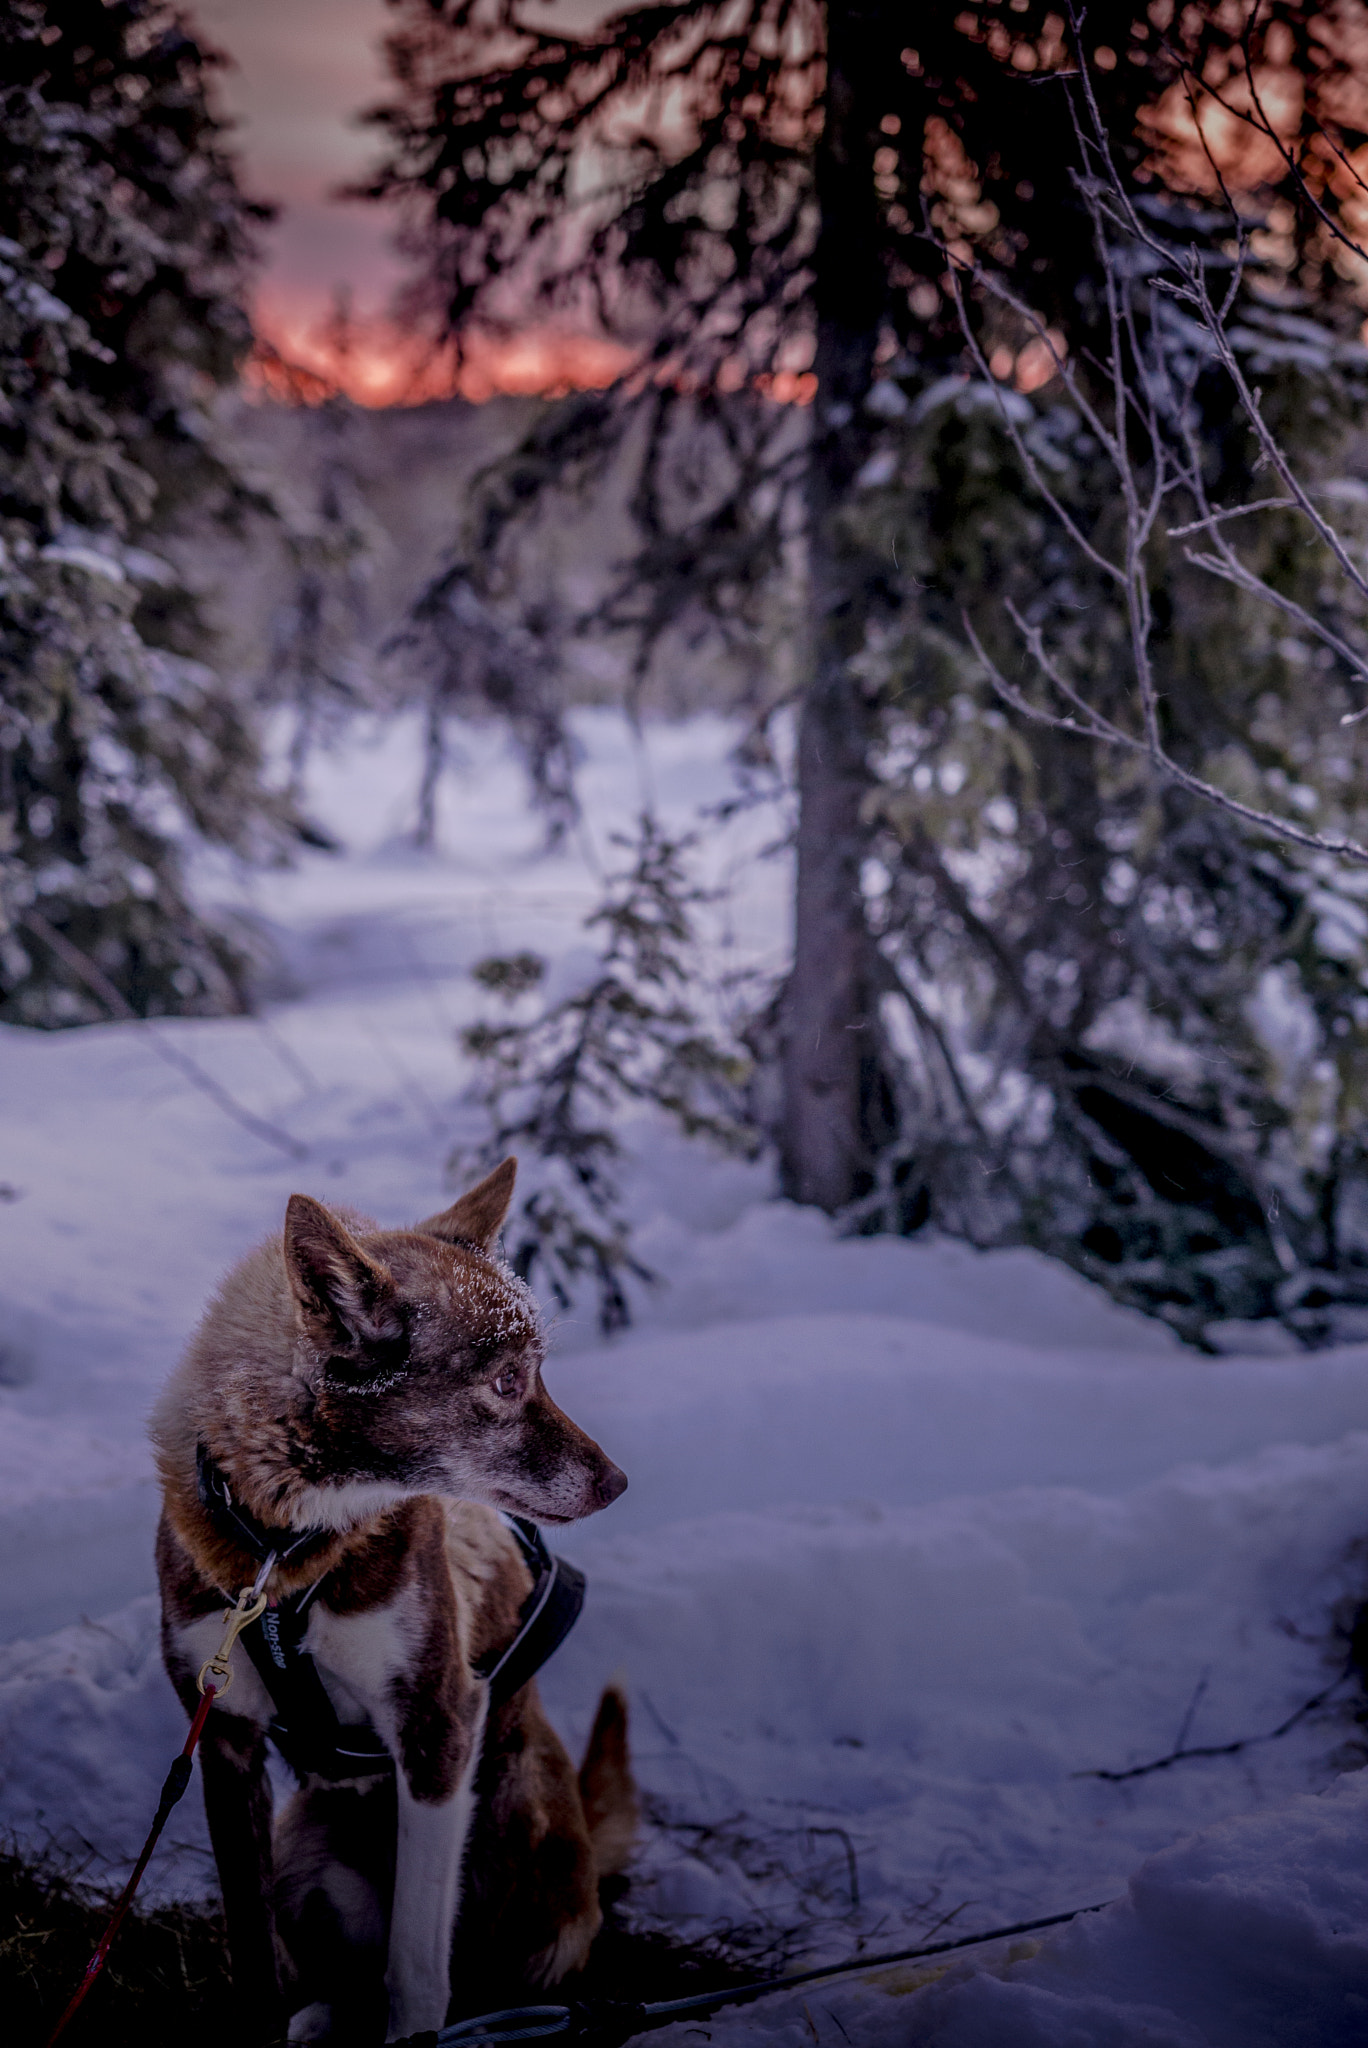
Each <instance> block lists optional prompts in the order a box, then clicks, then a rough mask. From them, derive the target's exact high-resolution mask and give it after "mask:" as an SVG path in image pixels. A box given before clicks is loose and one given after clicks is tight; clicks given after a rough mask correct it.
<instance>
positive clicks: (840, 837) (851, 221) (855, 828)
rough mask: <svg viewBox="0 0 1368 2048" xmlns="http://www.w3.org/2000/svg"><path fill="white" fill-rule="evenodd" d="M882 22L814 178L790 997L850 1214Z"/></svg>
mask: <svg viewBox="0 0 1368 2048" xmlns="http://www.w3.org/2000/svg"><path fill="white" fill-rule="evenodd" d="M876 14H877V10H876V8H874V7H872V6H863V7H862V6H859V5H849V4H842V0H832V4H831V5H829V6H828V8H827V82H826V95H825V120H824V127H823V133H822V137H821V141H820V142H819V144H818V148H817V156H816V168H815V183H816V197H817V204H818V208H819V212H820V226H819V230H818V239H817V248H816V254H815V259H814V268H815V280H814V301H815V311H816V325H817V354H816V362H815V369H816V373H817V397H816V401H815V403H814V406H813V421H812V442H811V447H810V452H809V456H808V469H807V484H806V499H807V556H808V559H807V571H808V598H807V633H808V663H809V666H808V680H807V687H806V690H805V693H804V699H803V707H802V713H801V718H800V722H799V731H798V806H799V808H798V845H797V852H798V872H797V881H796V889H795V903H794V953H793V970H792V973H791V974H790V976H789V979H788V983H787V985H786V988H785V991H784V999H783V1006H782V1014H781V1022H782V1029H783V1086H784V1108H783V1131H782V1136H781V1141H780V1152H781V1165H782V1175H783V1186H784V1192H785V1193H786V1194H787V1195H789V1196H790V1197H792V1199H793V1200H795V1201H799V1202H814V1203H816V1204H817V1205H818V1206H819V1207H820V1208H823V1209H826V1210H828V1211H831V1210H835V1209H839V1208H840V1207H842V1206H843V1204H845V1203H846V1202H848V1201H850V1200H851V1198H852V1197H853V1196H855V1195H857V1194H859V1193H860V1192H862V1190H863V1188H864V1187H865V1186H867V1185H868V1183H869V1177H870V1168H871V1164H872V1160H873V1156H874V1153H875V1151H876V1149H877V1146H878V1143H879V1139H880V1136H881V1135H882V1132H881V1128H880V1127H881V1125H882V1123H883V1122H884V1108H883V1105H884V1102H885V1100H886V1097H887V1089H886V1084H885V1081H884V1075H883V1062H882V1060H881V1058H880V1032H879V1026H878V1013H877V999H876V996H875V991H874V978H873V974H872V971H871V969H872V960H871V957H870V956H871V940H870V937H869V933H868V928H867V926H866V922H865V916H864V906H863V900H862V895H861V887H860V870H861V865H862V861H863V855H864V847H865V832H864V828H863V825H862V821H861V815H860V811H861V803H862V799H863V797H864V793H865V790H866V788H867V786H868V775H867V769H866V761H867V756H868V750H869V745H870V741H871V738H872V726H873V720H872V714H871V711H870V708H869V705H868V703H867V701H866V698H865V695H864V692H863V690H862V688H861V685H860V683H859V680H858V679H857V678H856V677H855V676H853V675H852V674H851V669H850V663H851V658H852V657H853V656H854V655H857V654H858V653H859V652H860V649H861V648H862V646H863V645H864V639H865V627H866V623H867V621H868V619H869V617H870V615H871V611H872V610H873V609H874V608H875V607H876V606H877V605H878V604H879V601H880V599H879V586H880V584H881V582H882V576H881V572H880V569H879V565H878V564H877V563H875V562H873V561H871V559H870V557H869V555H868V554H867V552H866V551H865V550H864V549H862V548H861V547H860V546H859V545H858V544H857V543H856V541H855V540H854V539H853V537H852V536H851V535H850V534H849V532H848V531H847V530H845V526H844V521H843V516H842V515H843V511H844V507H845V505H846V502H847V500H848V498H849V496H850V493H851V490H852V488H853V486H854V482H855V478H856V476H857V474H858V472H859V469H860V466H861V464H862V463H863V462H864V460H865V458H866V456H867V455H868V453H869V449H870V444H871V439H872V436H871V431H870V425H871V423H870V420H869V415H868V414H867V413H866V412H865V411H864V409H863V408H864V399H865V397H866V395H867V393H868V391H869V387H870V383H871V381H872V378H873V373H874V353H875V348H876V346H877V343H878V338H879V320H880V313H881V309H882V304H883V296H884V278H883V271H882V264H881V260H880V255H879V246H878V219H877V213H876V203H875V188H874V166H873V156H874V150H875V148H876V146H877V142H878V129H877V120H878V111H877V108H876V106H875V104H874V103H873V100H872V97H871V94H872V90H873V87H874V84H875V81H873V80H871V78H870V72H871V70H872V69H873V68H876V67H872V66H871V64H870V61H869V51H870V48H871V44H872V43H873V41H874V30H875V18H876Z"/></svg>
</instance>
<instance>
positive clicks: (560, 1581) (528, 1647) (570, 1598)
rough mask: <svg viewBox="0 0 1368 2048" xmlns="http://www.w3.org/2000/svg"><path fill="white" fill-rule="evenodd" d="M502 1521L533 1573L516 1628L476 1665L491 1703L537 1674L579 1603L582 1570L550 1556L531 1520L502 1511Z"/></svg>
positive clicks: (559, 1641)
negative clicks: (504, 1643) (508, 1640)
mask: <svg viewBox="0 0 1368 2048" xmlns="http://www.w3.org/2000/svg"><path fill="white" fill-rule="evenodd" d="M503 1522H504V1526H505V1527H506V1528H507V1529H508V1530H509V1531H510V1533H511V1534H512V1535H513V1536H514V1537H516V1539H517V1543H518V1548H519V1549H520V1550H521V1551H522V1554H523V1559H524V1561H525V1563H526V1564H527V1567H528V1569H529V1571H530V1572H531V1574H532V1591H531V1592H530V1593H529V1594H528V1596H527V1598H526V1600H524V1602H523V1604H522V1608H521V1611H520V1613H519V1617H518V1633H517V1634H516V1635H515V1636H514V1638H513V1640H512V1642H511V1643H510V1644H509V1645H508V1647H507V1649H506V1650H500V1651H497V1652H495V1653H494V1654H493V1655H491V1656H487V1657H483V1658H481V1659H480V1661H479V1662H478V1663H477V1664H476V1666H475V1675H476V1677H477V1678H483V1679H484V1680H485V1682H486V1684H487V1685H488V1687H489V1704H490V1706H491V1707H497V1706H500V1705H502V1703H503V1702H504V1700H509V1699H512V1697H513V1695H514V1693H515V1692H520V1691H521V1690H522V1688H523V1686H525V1685H526V1684H527V1681H528V1679H529V1678H533V1677H535V1676H536V1674H537V1672H539V1671H540V1670H541V1668H542V1665H543V1664H545V1662H546V1660H547V1658H548V1657H550V1656H552V1655H553V1654H554V1653H555V1651H557V1650H558V1649H559V1648H560V1646H561V1644H562V1643H563V1642H564V1641H565V1638H566V1637H567V1636H568V1635H569V1633H570V1631H571V1629H572V1628H573V1627H574V1626H575V1623H576V1622H577V1621H578V1620H579V1617H580V1609H581V1608H582V1607H583V1605H584V1573H583V1572H581V1571H577V1570H576V1568H575V1566H574V1565H572V1564H567V1563H566V1561H565V1559H564V1558H563V1557H553V1556H552V1554H551V1552H550V1551H549V1550H548V1549H547V1547H546V1539H545V1537H544V1536H543V1535H542V1532H541V1530H540V1529H539V1528H538V1527H537V1525H536V1523H535V1522H529V1521H526V1520H525V1519H524V1518H523V1516H521V1515H505V1516H504V1517H503Z"/></svg>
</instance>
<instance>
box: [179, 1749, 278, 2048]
mask: <svg viewBox="0 0 1368 2048" xmlns="http://www.w3.org/2000/svg"><path fill="white" fill-rule="evenodd" d="M200 1768H201V1771H202V1774H203V1784H204V1810H205V1817H206V1819H207V1820H208V1822H209V1839H210V1841H211V1842H212V1844H213V1848H214V1860H215V1862H216V1863H217V1864H218V1872H219V1884H220V1887H221V1889H222V1892H223V1917H224V1920H225V1922H226V1924H227V1929H228V1955H229V1960H230V1962H231V1964H232V1971H233V1998H234V2002H235V2004H236V2005H237V2007H238V2011H239V2021H240V2024H242V2025H244V2026H245V2027H246V2028H247V2029H248V2037H249V2038H252V2039H255V2038H257V2037H258V2036H259V2037H260V2038H261V2039H262V2040H270V2039H272V2038H273V2037H274V2036H276V2035H277V2034H279V2033H280V2031H281V2030H282V2028H283V2027H284V2024H285V2008H284V2001H283V1998H282V1995H281V1984H280V1963H279V1956H278V1954H277V1947H276V1931H275V1915H274V1913H273V1911H272V1909H271V1880H272V1863H271V1793H270V1786H269V1784H268V1782H267V1778H266V1738H265V1735H264V1734H263V1732H262V1730H261V1729H260V1728H258V1727H257V1726H256V1725H255V1724H254V1723H253V1722H251V1721H249V1720H247V1719H245V1718H244V1717H243V1716H241V1715H239V1714H227V1713H222V1712H219V1713H215V1714H211V1715H210V1717H209V1722H208V1726H207V1727H206V1729H205V1732H204V1739H203V1741H202V1742H201V1744H200Z"/></svg>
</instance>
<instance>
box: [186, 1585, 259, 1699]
mask: <svg viewBox="0 0 1368 2048" xmlns="http://www.w3.org/2000/svg"><path fill="white" fill-rule="evenodd" d="M266 1602H267V1596H266V1592H265V1589H264V1588H263V1589H262V1590H261V1592H258V1591H257V1589H256V1587H255V1586H244V1587H243V1589H242V1591H241V1592H240V1593H239V1594H238V1597H237V1606H236V1607H230V1608H229V1609H228V1612H227V1613H226V1614H225V1615H224V1617H223V1641H222V1642H221V1643H220V1644H219V1646H218V1648H217V1650H215V1652H214V1654H213V1656H212V1657H210V1658H209V1659H208V1661H207V1662H206V1663H204V1664H201V1665H200V1673H199V1680H198V1683H199V1689H200V1691H201V1692H207V1691H208V1689H209V1687H210V1686H211V1685H212V1686H213V1688H214V1691H215V1694H216V1695H217V1696H218V1697H219V1698H222V1696H223V1694H224V1693H226V1692H227V1690H228V1688H229V1686H230V1685H231V1684H232V1682H233V1667H232V1665H231V1663H230V1662H229V1659H230V1658H231V1656H232V1654H233V1645H234V1643H235V1642H236V1641H237V1639H238V1637H239V1636H240V1635H241V1634H242V1631H243V1630H244V1629H245V1628H246V1627H247V1625H248V1623H249V1622H253V1621H255V1620H256V1619H257V1617H258V1615H261V1614H264V1613H265V1612H266Z"/></svg>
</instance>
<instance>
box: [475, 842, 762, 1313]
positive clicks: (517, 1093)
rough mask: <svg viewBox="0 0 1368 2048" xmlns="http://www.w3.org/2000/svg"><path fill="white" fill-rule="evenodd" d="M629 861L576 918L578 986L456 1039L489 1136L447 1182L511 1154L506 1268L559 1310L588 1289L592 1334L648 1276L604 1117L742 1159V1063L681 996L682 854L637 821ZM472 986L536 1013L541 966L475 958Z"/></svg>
mask: <svg viewBox="0 0 1368 2048" xmlns="http://www.w3.org/2000/svg"><path fill="white" fill-rule="evenodd" d="M617 843H618V844H620V845H623V846H630V850H631V855H632V859H631V865H630V866H629V867H628V868H627V869H626V870H625V871H624V872H623V873H621V874H620V875H618V876H616V877H615V878H613V880H612V881H611V882H610V884H609V887H608V892H607V894H606V896H605V898H604V900H603V902H602V903H601V904H600V905H599V906H598V908H597V909H596V910H594V911H593V912H592V913H591V915H590V916H589V917H588V918H587V919H586V920H585V928H586V930H588V931H592V932H597V933H600V934H601V935H602V946H601V949H600V952H599V955H598V958H597V959H596V961H595V962H594V965H593V968H592V969H591V971H590V973H589V974H588V976H587V978H586V979H585V981H584V983H583V985H582V986H581V987H580V988H578V989H577V990H575V991H574V992H573V993H572V994H570V995H567V996H563V997H561V998H560V1000H559V1001H556V1002H553V1003H549V1004H546V1003H544V1004H543V1005H542V1007H541V1008H540V1009H539V1010H536V1011H535V1012H534V1013H533V1014H532V1015H530V1016H525V1017H523V1018H510V1019H508V1021H506V1022H502V1023H491V1022H488V1021H486V1022H482V1023H479V1024H475V1025H472V1026H471V1027H470V1028H469V1029H468V1030H467V1031H466V1032H464V1033H463V1035H462V1043H463V1045H464V1047H465V1050H466V1052H467V1053H469V1054H470V1055H471V1056H472V1057H473V1058H474V1059H475V1060H477V1061H478V1062H479V1063H480V1066H481V1067H482V1069H483V1075H482V1078H481V1079H480V1081H479V1082H478V1083H477V1084H476V1086H475V1089H474V1090H473V1098H474V1100H475V1101H476V1102H477V1103H478V1104H479V1105H480V1106H481V1108H482V1109H483V1110H484V1111H485V1113H486V1114H487V1116H488V1118H489V1122H490V1135H489V1137H488V1139H487V1141H486V1142H485V1143H484V1144H483V1145H482V1146H481V1147H480V1148H479V1150H478V1152H477V1154H476V1155H475V1156H474V1157H471V1156H470V1154H469V1153H468V1152H466V1151H462V1152H460V1153H458V1154H456V1155H454V1156H453V1159H452V1162H451V1172H452V1175H453V1177H454V1178H456V1179H460V1180H462V1182H464V1180H465V1179H467V1178H468V1177H469V1174H470V1172H471V1171H472V1170H476V1169H478V1170H481V1171H487V1170H488V1168H489V1166H490V1165H492V1164H496V1163H497V1162H498V1160H500V1159H503V1158H505V1157H506V1156H507V1155H508V1153H509V1152H517V1153H520V1154H523V1155H524V1156H525V1155H527V1154H529V1153H530V1154H531V1155H532V1157H531V1158H526V1157H525V1164H524V1166H523V1171H522V1174H521V1175H520V1178H519V1186H520V1189H521V1190H522V1198H521V1202H520V1205H519V1207H518V1208H517V1209H516V1211H515V1212H514V1215H513V1217H512V1218H511V1219H510V1222H509V1224H508V1226H507V1232H506V1235H507V1240H508V1242H509V1245H510V1248H511V1255H512V1260H513V1265H514V1267H515V1269H516V1270H517V1272H518V1273H520V1274H521V1275H522V1277H523V1278H524V1279H532V1278H534V1277H535V1276H536V1275H537V1273H538V1272H540V1274H541V1276H542V1278H543V1279H544V1281H545V1284H546V1286H547V1287H548V1288H549V1289H550V1291H551V1293H552V1295H553V1296H554V1298H555V1299H556V1300H557V1301H558V1302H559V1303H560V1304H561V1306H562V1307H563V1308H568V1307H569V1306H570V1305H571V1303H572V1302H573V1300H574V1299H575V1296H576V1294H577V1292H578V1291H579V1289H580V1287H581V1285H582V1284H583V1283H584V1282H585V1281H586V1280H589V1281H591V1282H592V1283H593V1285H594V1286H595V1287H596V1289H597V1291H598V1306H599V1320H600V1323H601V1325H602V1327H603V1329H604V1331H605V1332H608V1331H611V1330H614V1329H618V1328H621V1327H622V1326H623V1325H625V1324H626V1323H627V1322H628V1321H629V1320H630V1309H629V1303H628V1297H627V1292H626V1284H625V1283H626V1282H627V1280H629V1279H635V1280H638V1281H643V1282H645V1281H649V1280H650V1279H651V1278H652V1277H653V1276H652V1275H651V1273H650V1272H649V1270H648V1269H647V1268H646V1267H645V1266H644V1265H643V1264H642V1263H641V1262H640V1260H639V1259H637V1258H636V1257H635V1256H634V1255H633V1253H632V1251H631V1247H630V1239H631V1226H630V1222H629V1219H628V1217H627V1215H626V1213H625V1210H624V1207H623V1198H622V1189H621V1182H620V1169H619V1164H618V1162H619V1160H620V1158H621V1144H620V1141H619V1138H618V1135H617V1131H616V1129H615V1122H616V1119H617V1117H618V1116H619V1115H620V1114H621V1112H622V1111H623V1110H624V1109H627V1108H630V1107H631V1106H632V1105H634V1104H635V1105H642V1106H646V1105H650V1106H653V1107H654V1108H656V1109H658V1110H661V1111H663V1112H664V1113H665V1115H667V1116H668V1117H670V1118H671V1120H672V1121H673V1122H674V1123H676V1124H677V1125H678V1126H679V1128H680V1129H681V1130H682V1131H684V1132H685V1134H686V1135H687V1136H690V1137H705V1138H708V1139H711V1140H712V1142H713V1143H714V1144H717V1145H720V1146H722V1147H723V1148H724V1149H725V1150H728V1151H734V1152H740V1153H743V1154H747V1155H749V1154H752V1153H753V1152H754V1150H755V1145H756V1139H755V1135H754V1132H753V1130H752V1129H751V1127H750V1124H749V1121H748V1119H747V1116H746V1112H745V1101H744V1088H745V1082H746V1078H747V1063H746V1061H745V1059H744V1057H743V1056H742V1055H741V1053H740V1052H739V1050H738V1049H736V1048H735V1047H734V1046H731V1045H729V1044H727V1043H726V1042H725V1039H724V1037H723V1035H722V1033H721V1032H720V1031H719V1030H716V1029H710V1028H709V1027H708V1026H707V1025H706V1024H705V1023H704V1022H702V1021H700V1017H699V1004H698V1000H697V995H696V993H695V992H694V990H693V982H694V973H693V958H692V956H693V951H694V947H695V931H694V915H695V912H696V910H697V907H698V906H699V905H700V904H701V903H702V902H704V901H705V900H706V898H705V895H704V893H703V892H702V891H701V890H700V889H699V888H698V887H697V886H696V885H694V884H692V883H690V881H689V879H688V876H687V873H686V871H685V866H684V861H685V856H686V854H687V852H688V848H689V844H690V842H689V841H688V840H674V839H671V838H669V837H667V836H666V834H664V833H663V832H662V831H661V829H660V827H659V825H658V824H657V823H656V821H655V820H654V819H653V818H651V817H649V816H647V817H645V818H643V819H642V821H641V826H640V830H639V833H638V836H637V839H636V841H635V843H632V842H629V841H626V840H619V841H618V842H617ZM474 974H475V979H476V981H478V982H479V983H480V985H481V986H482V987H483V988H486V989H488V990H490V991H491V992H492V993H494V994H496V995H498V996H500V997H501V998H502V999H503V1000H504V1001H505V1002H506V1003H507V1004H508V1005H509V1006H510V1007H512V1006H517V1005H519V1004H523V1005H526V1004H528V1003H529V1002H530V1001H535V999H536V996H537V992H538V991H539V990H540V988H541V985H542V981H543V977H544V974H545V962H544V961H543V960H541V959H540V958H539V957H538V956H537V955H536V954H534V953H518V954H514V955H512V956H511V957H509V958H502V959H501V958H491V959H488V960H483V961H481V962H480V963H479V965H478V966H477V967H476V968H475V969H474Z"/></svg>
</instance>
